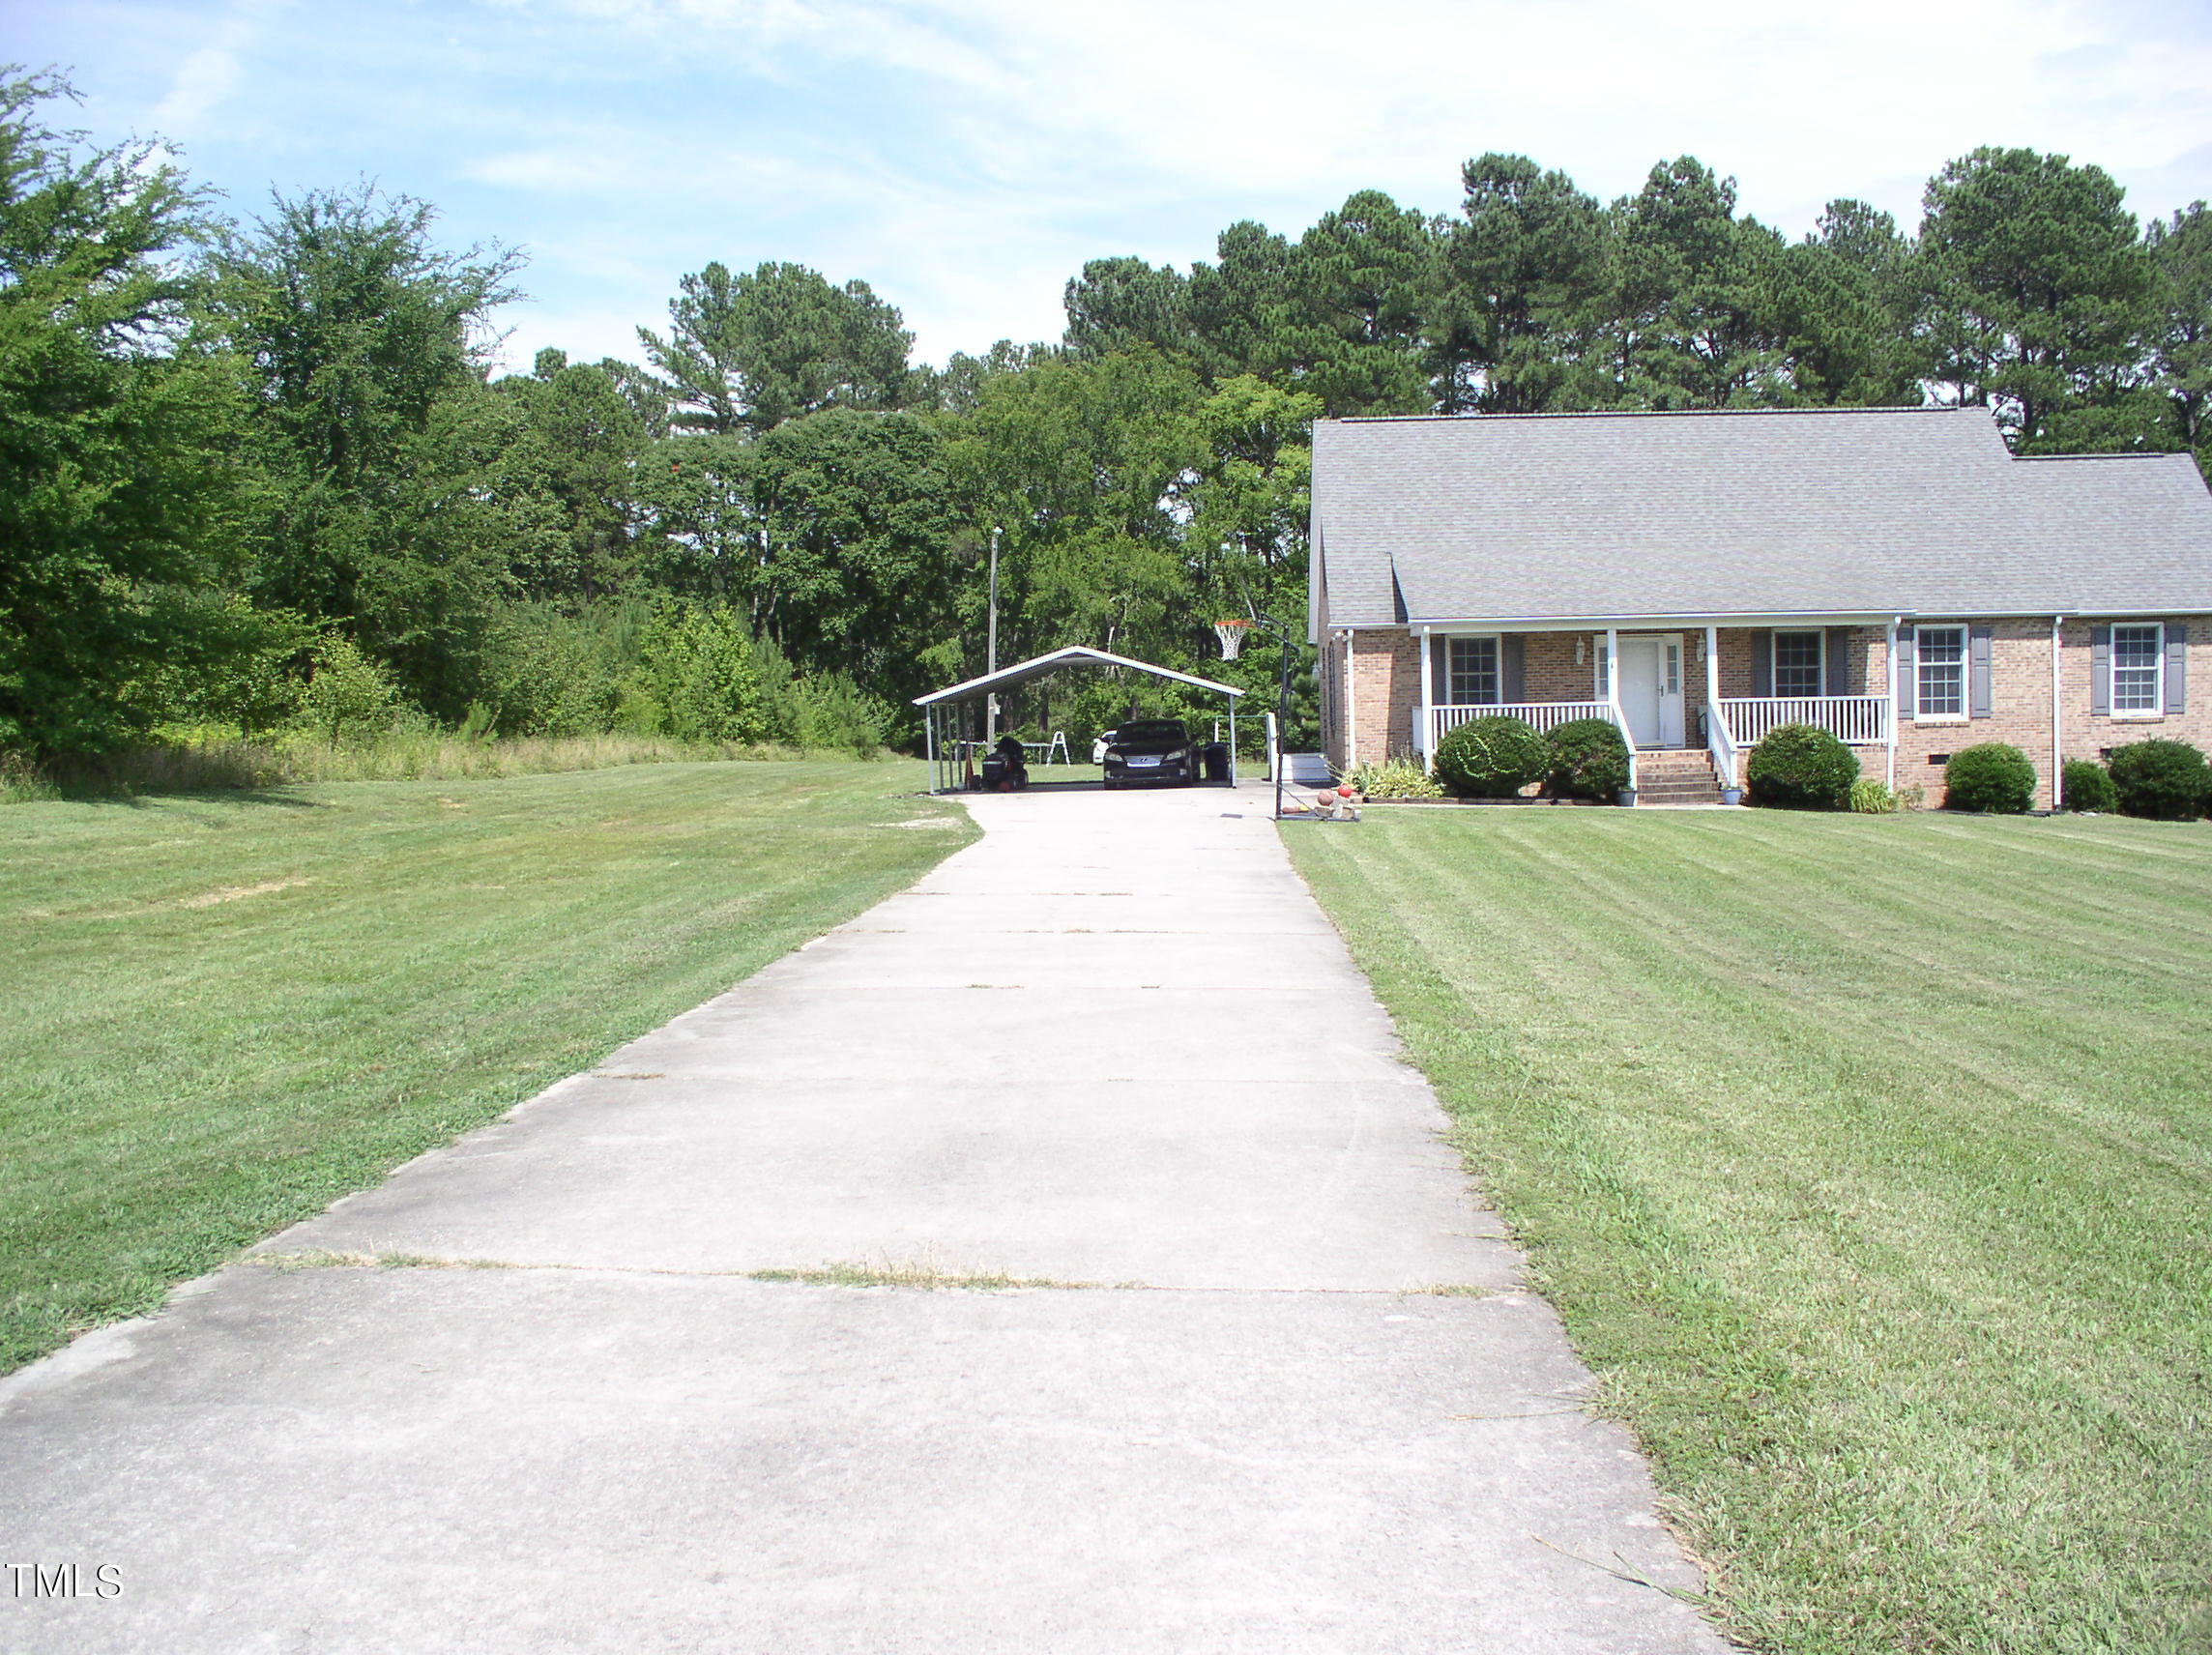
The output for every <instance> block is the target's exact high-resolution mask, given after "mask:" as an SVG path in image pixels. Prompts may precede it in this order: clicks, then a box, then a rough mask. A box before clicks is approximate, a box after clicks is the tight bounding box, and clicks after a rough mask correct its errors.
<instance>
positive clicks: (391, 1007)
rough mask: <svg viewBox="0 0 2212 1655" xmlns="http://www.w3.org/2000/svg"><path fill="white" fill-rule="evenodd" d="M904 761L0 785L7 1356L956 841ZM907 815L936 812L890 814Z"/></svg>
mask: <svg viewBox="0 0 2212 1655" xmlns="http://www.w3.org/2000/svg"><path fill="white" fill-rule="evenodd" d="M917 778H918V767H914V768H910V767H906V766H900V765H859V764H810V765H800V764H758V765H748V764H702V765H655V766H639V767H634V768H627V769H607V770H593V771H584V772H571V773H568V774H554V775H538V776H526V777H514V778H509V779H501V780H485V781H457V782H456V781H440V782H422V783H413V782H361V783H333V784H324V785H319V786H314V787H306V788H299V789H293V790H286V791H285V792H282V793H279V794H264V795H242V796H237V797H230V798H167V799H140V800H137V801H133V802H131V803H102V804H80V803H36V804H19V805H12V806H9V807H7V808H6V809H5V810H0V922H4V923H5V925H6V927H7V931H8V934H9V936H10V937H11V939H12V945H11V947H10V948H9V949H8V950H7V952H6V958H5V960H4V961H0V996H4V1003H5V1004H6V1006H7V1011H6V1013H5V1016H4V1018H0V1143H4V1144H5V1146H6V1152H5V1154H4V1155H0V1368H4V1367H11V1366H15V1365H16V1364H19V1363H21V1362H23V1361H25V1360H28V1359H29V1358H31V1357H32V1356H35V1355H37V1354H39V1353H40V1352H42V1351H44V1350H48V1349H51V1348H52V1347H53V1346H54V1345H55V1344H57V1343H59V1342H60V1341H61V1340H62V1339H64V1338H66V1337H67V1336H68V1334H69V1333H70V1332H71V1331H72V1330H73V1329H76V1328H80V1327H83V1326H86V1325H89V1324H91V1323H94V1322H96V1321H102V1320H105V1319H108V1318H112V1317H115V1316H120V1315H128V1314H131V1313H133V1312H136V1311H139V1310H143V1309H145V1308H147V1307H148V1306H150V1305H152V1304H153V1303H155V1302H157V1301H158V1300H159V1297H160V1293H161V1292H163V1291H164V1290H165V1289H166V1288H167V1287H168V1286H169V1285H170V1284H171V1283H173V1282H175V1281H176V1280H178V1279H180V1278H182V1277H185V1276H189V1275H191V1274H195V1273H197V1272H199V1271H201V1270H204V1269H206V1268H208V1267H209V1266H211V1265H212V1264H214V1263H218V1262H219V1261H220V1260H221V1259H223V1258H224V1257H226V1256H227V1255H229V1254H230V1253H232V1252H233V1251H235V1250H236V1249H237V1248H239V1247H241V1246H243V1245H246V1244H247V1243H249V1242H252V1241H254V1240H257V1239H259V1238H260V1237H261V1236H263V1235H266V1234H269V1233H270V1232H272V1231H274V1230H276V1229H278V1228H280V1227H282V1226H283V1225H284V1224H287V1223H290V1222H292V1221H294V1220H296V1219H298V1218H301V1217H305V1216H306V1215H307V1214H309V1213H312V1212H315V1211H317V1210H319V1209H320V1208H321V1207H322V1206H324V1205H327V1204H328V1203H329V1202H330V1201H331V1200H333V1199H335V1197H336V1196H338V1195H341V1194H344V1193H346V1192H347V1191H349V1190H353V1189H358V1188H362V1187H364V1186H365V1185H366V1184H369V1183H372V1182H374V1181H375V1180H376V1179H377V1178H378V1177H380V1176H382V1175H383V1174H384V1173H385V1172H387V1171H389V1170H390V1169H391V1168H392V1167H393V1166H396V1165H397V1164H399V1163H400V1162H402V1161H404V1160H406V1159H408V1158H409V1157H410V1156H413V1155H415V1154H418V1153H420V1152H421V1151H422V1150H423V1149H424V1148H427V1147H431V1146H433V1145H435V1144H437V1143H440V1142H443V1141H445V1140H447V1139H449V1138H451V1136H453V1135H454V1134H455V1133H458V1132H461V1131H464V1130H466V1129H468V1128H469V1127H471V1126H474V1125H477V1124H480V1123H481V1122H482V1121H484V1120H487V1119H489V1118H493V1117H494V1116H496V1115H498V1114H499V1113H500V1112H501V1111H503V1110H505V1109H507V1108H509V1107H510V1106H511V1105H513V1104H514V1103H516V1102H517V1101H519V1100H521V1099H522V1098H525V1097H528V1096H530V1095H531V1094H532V1093H534V1092H535V1091H537V1090H538V1089H540V1088H542V1087H543V1086H545V1085H547V1084H549V1083H550V1082H552V1081H554V1080H557V1079H559V1078H560V1077H561V1076H563V1075H565V1074H569V1073H573V1072H574V1071H576V1070H578V1069H581V1068H584V1067H587V1066H589V1065H590V1064H591V1063H593V1062H595V1061H597V1060H598V1059H599V1058H600V1057H602V1056H603V1055H604V1054H605V1053H606V1052H608V1051H609V1050H611V1049H612V1048H614V1047H615V1046H617V1045H619V1044H621V1043H622V1042H623V1041H625V1040H627V1039H630V1038H633V1037H634V1036H636V1035H638V1034H640V1033H643V1032H645V1031H647V1030H649V1029H652V1028H654V1027H655V1026H657V1025H658V1024H660V1023H662V1022H664V1021H666V1020H667V1019H668V1018H669V1017H671V1016H674V1015H675V1014H676V1013H678V1012H680V1011H683V1010H684V1009H686V1008H688V1007H689V1006H692V1005H695V1004H697V1003H699V1002H701V1001H704V1000H706V999H709V998H710V997H712V996H713V995H714V994H716V993H719V992H720V991H721V990H723V989H725V988H727V987H729V986H730V985H731V984H732V983H734V982H736V981H738V980H740V979H741V978H742V977H744V976H746V975H748V974H749V973H752V972H754V971H756V970H758V969H759V968H760V967H761V966H763V965H765V964H766V963H768V962H769V961H770V960H772V959H774V958H775V957H777V956H778V955H780V954H782V953H784V952H785V951H787V950H788V949H790V948H791V947H793V946H795V945H796V944H799V943H801V942H803V941H805V940H806V939H807V938H808V937H811V936H814V935H816V934H818V933H820V932H821V931H823V930H826V929H828V928H829V927H830V926H833V925H835V924H837V923H839V922H841V921H842V920H844V919H846V918H848V917H850V916H851V915H854V914H857V913H859V911H860V910H862V909H864V908H866V907H867V906H869V905H870V904H871V903H873V902H875V901H878V900H880V899H881V898H882V897H884V896H887V895H888V894H890V893H891V892H892V891H895V890H897V889H899V888H901V887H902V886H906V885H908V884H910V883H912V882H913V881H914V880H915V879H916V878H917V877H918V876H919V875H920V874H921V873H922V872H923V871H924V870H926V869H927V868H928V867H929V866H930V865H931V864H932V863H934V862H935V861H937V860H938V859H939V858H941V857H944V856H945V855H946V854H947V853H948V852H950V851H951V850H953V849H956V848H957V847H958V846H960V845H962V844H964V843H966V842H967V840H968V839H969V838H970V837H972V836H973V829H972V828H971V827H968V825H967V820H966V817H965V815H964V814H962V813H961V812H959V811H958V810H957V809H956V808H951V807H947V806H945V805H941V804H936V803H927V802H922V801H919V800H915V799H911V798H894V797H892V796H894V795H896V794H898V793H900V792H901V791H902V790H905V789H909V788H912V787H914V786H915V785H917ZM917 815H928V816H938V817H945V818H946V819H947V821H948V823H949V824H950V825H949V826H948V827H943V828H931V829H925V830H887V825H888V824H893V823H897V822H900V821H903V820H907V819H910V818H913V817H915V816H917ZM233 892H236V893H241V894H235V895H232V894H227V893H233ZM210 893H225V894H223V896H222V899H221V900H219V901H216V902H213V903H204V902H203V899H205V898H206V897H207V896H208V895H209V894H210ZM247 893H250V894H247ZM195 904H203V905H197V906H195Z"/></svg>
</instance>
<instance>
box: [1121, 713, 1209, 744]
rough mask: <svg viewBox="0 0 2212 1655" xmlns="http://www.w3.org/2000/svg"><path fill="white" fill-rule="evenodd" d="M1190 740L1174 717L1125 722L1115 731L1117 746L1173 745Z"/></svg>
mask: <svg viewBox="0 0 2212 1655" xmlns="http://www.w3.org/2000/svg"><path fill="white" fill-rule="evenodd" d="M1187 740H1190V736H1189V733H1188V732H1186V731H1185V730H1184V729H1183V727H1182V726H1181V725H1180V724H1179V723H1178V722H1176V720H1174V719H1173V718H1146V719H1140V720H1139V721H1138V722H1136V723H1134V724H1124V725H1122V726H1121V729H1119V730H1117V731H1115V732H1114V744H1115V745H1116V746H1117V747H1134V746H1147V747H1157V746H1167V745H1173V744H1174V743H1176V742H1179V741H1187Z"/></svg>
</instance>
